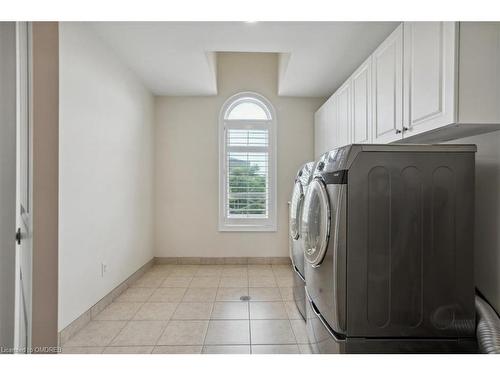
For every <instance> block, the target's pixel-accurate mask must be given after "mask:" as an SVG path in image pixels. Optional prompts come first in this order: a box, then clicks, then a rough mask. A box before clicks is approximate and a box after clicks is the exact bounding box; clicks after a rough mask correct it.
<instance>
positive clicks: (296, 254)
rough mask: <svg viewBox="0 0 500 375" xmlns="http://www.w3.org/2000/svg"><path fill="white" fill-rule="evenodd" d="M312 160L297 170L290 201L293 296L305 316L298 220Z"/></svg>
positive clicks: (312, 163) (302, 266) (302, 260)
mask: <svg viewBox="0 0 500 375" xmlns="http://www.w3.org/2000/svg"><path fill="white" fill-rule="evenodd" d="M313 168H314V162H309V163H306V164H304V165H303V166H302V167H301V168H300V169H299V171H298V172H297V177H296V178H295V183H294V186H293V192H292V199H291V201H290V215H289V218H290V223H289V232H290V259H291V260H292V268H293V298H294V300H295V304H296V305H297V308H298V310H299V312H300V314H301V315H302V317H303V318H304V319H305V318H306V296H305V279H304V250H303V248H302V242H301V241H300V221H301V217H302V207H303V204H304V195H305V193H306V192H307V187H308V185H309V182H310V181H311V177H312V171H313Z"/></svg>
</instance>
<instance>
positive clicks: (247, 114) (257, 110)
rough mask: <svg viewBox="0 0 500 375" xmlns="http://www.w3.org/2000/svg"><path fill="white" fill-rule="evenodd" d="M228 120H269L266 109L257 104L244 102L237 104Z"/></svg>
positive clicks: (228, 115)
mask: <svg viewBox="0 0 500 375" xmlns="http://www.w3.org/2000/svg"><path fill="white" fill-rule="evenodd" d="M226 118H227V119H228V120H269V116H268V115H267V113H266V111H265V110H264V108H262V107H261V106H260V105H258V104H257V103H255V102H251V101H243V102H241V103H239V104H237V105H236V106H235V107H234V108H233V109H232V110H231V112H229V114H227V116H226Z"/></svg>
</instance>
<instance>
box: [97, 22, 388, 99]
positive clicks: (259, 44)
mask: <svg viewBox="0 0 500 375" xmlns="http://www.w3.org/2000/svg"><path fill="white" fill-rule="evenodd" d="M397 25H398V22H255V23H250V22H92V23H90V24H89V27H91V28H93V29H94V30H95V31H96V32H97V33H98V34H99V35H100V36H101V38H102V39H104V41H105V42H106V43H107V44H108V45H109V46H110V47H111V48H112V49H113V50H114V52H115V53H116V54H117V55H118V56H120V57H121V58H122V59H123V60H124V61H125V62H126V64H127V65H128V66H129V67H130V68H131V69H132V70H133V71H135V73H136V74H137V75H138V76H139V77H140V78H141V79H142V80H143V81H144V83H145V85H146V86H147V87H148V88H149V89H150V90H151V91H152V92H153V93H154V94H156V95H215V94H216V93H217V79H216V71H217V69H216V52H221V51H224V52H276V53H280V64H279V69H280V71H279V82H278V93H279V95H284V96H311V97H315V96H318V97H322V96H329V95H330V94H332V93H333V92H334V91H335V90H336V89H337V88H338V87H339V86H340V84H342V82H343V81H344V80H345V79H346V78H347V77H348V76H349V75H350V74H351V73H352V72H353V71H354V69H355V68H356V67H357V66H358V65H360V64H361V63H362V62H363V60H364V59H366V58H367V57H368V56H369V55H370V53H371V52H372V51H373V50H374V49H375V48H376V47H377V46H378V45H379V44H380V42H381V41H382V40H384V38H385V37H386V36H387V35H388V34H389V33H390V32H391V31H392V30H394V29H395V27H396V26H397Z"/></svg>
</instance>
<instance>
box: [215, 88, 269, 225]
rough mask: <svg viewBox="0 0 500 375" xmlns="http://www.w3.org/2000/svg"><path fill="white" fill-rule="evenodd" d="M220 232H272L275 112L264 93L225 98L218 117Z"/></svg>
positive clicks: (246, 93)
mask: <svg viewBox="0 0 500 375" xmlns="http://www.w3.org/2000/svg"><path fill="white" fill-rule="evenodd" d="M219 145H220V146H219V149H220V156H219V166H220V186H219V198H220V199H219V230H221V231H273V230H276V115H275V113H274V109H273V107H272V105H271V103H270V102H269V101H268V100H267V99H266V98H264V97H263V96H262V95H259V94H256V93H252V92H243V93H239V94H236V95H234V96H232V97H231V98H229V99H228V100H227V101H226V102H225V103H224V105H223V107H222V109H221V112H220V118H219Z"/></svg>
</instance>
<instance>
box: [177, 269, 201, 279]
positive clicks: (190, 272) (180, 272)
mask: <svg viewBox="0 0 500 375" xmlns="http://www.w3.org/2000/svg"><path fill="white" fill-rule="evenodd" d="M196 271H197V269H174V270H172V272H170V276H172V277H193V276H194V275H196Z"/></svg>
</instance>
